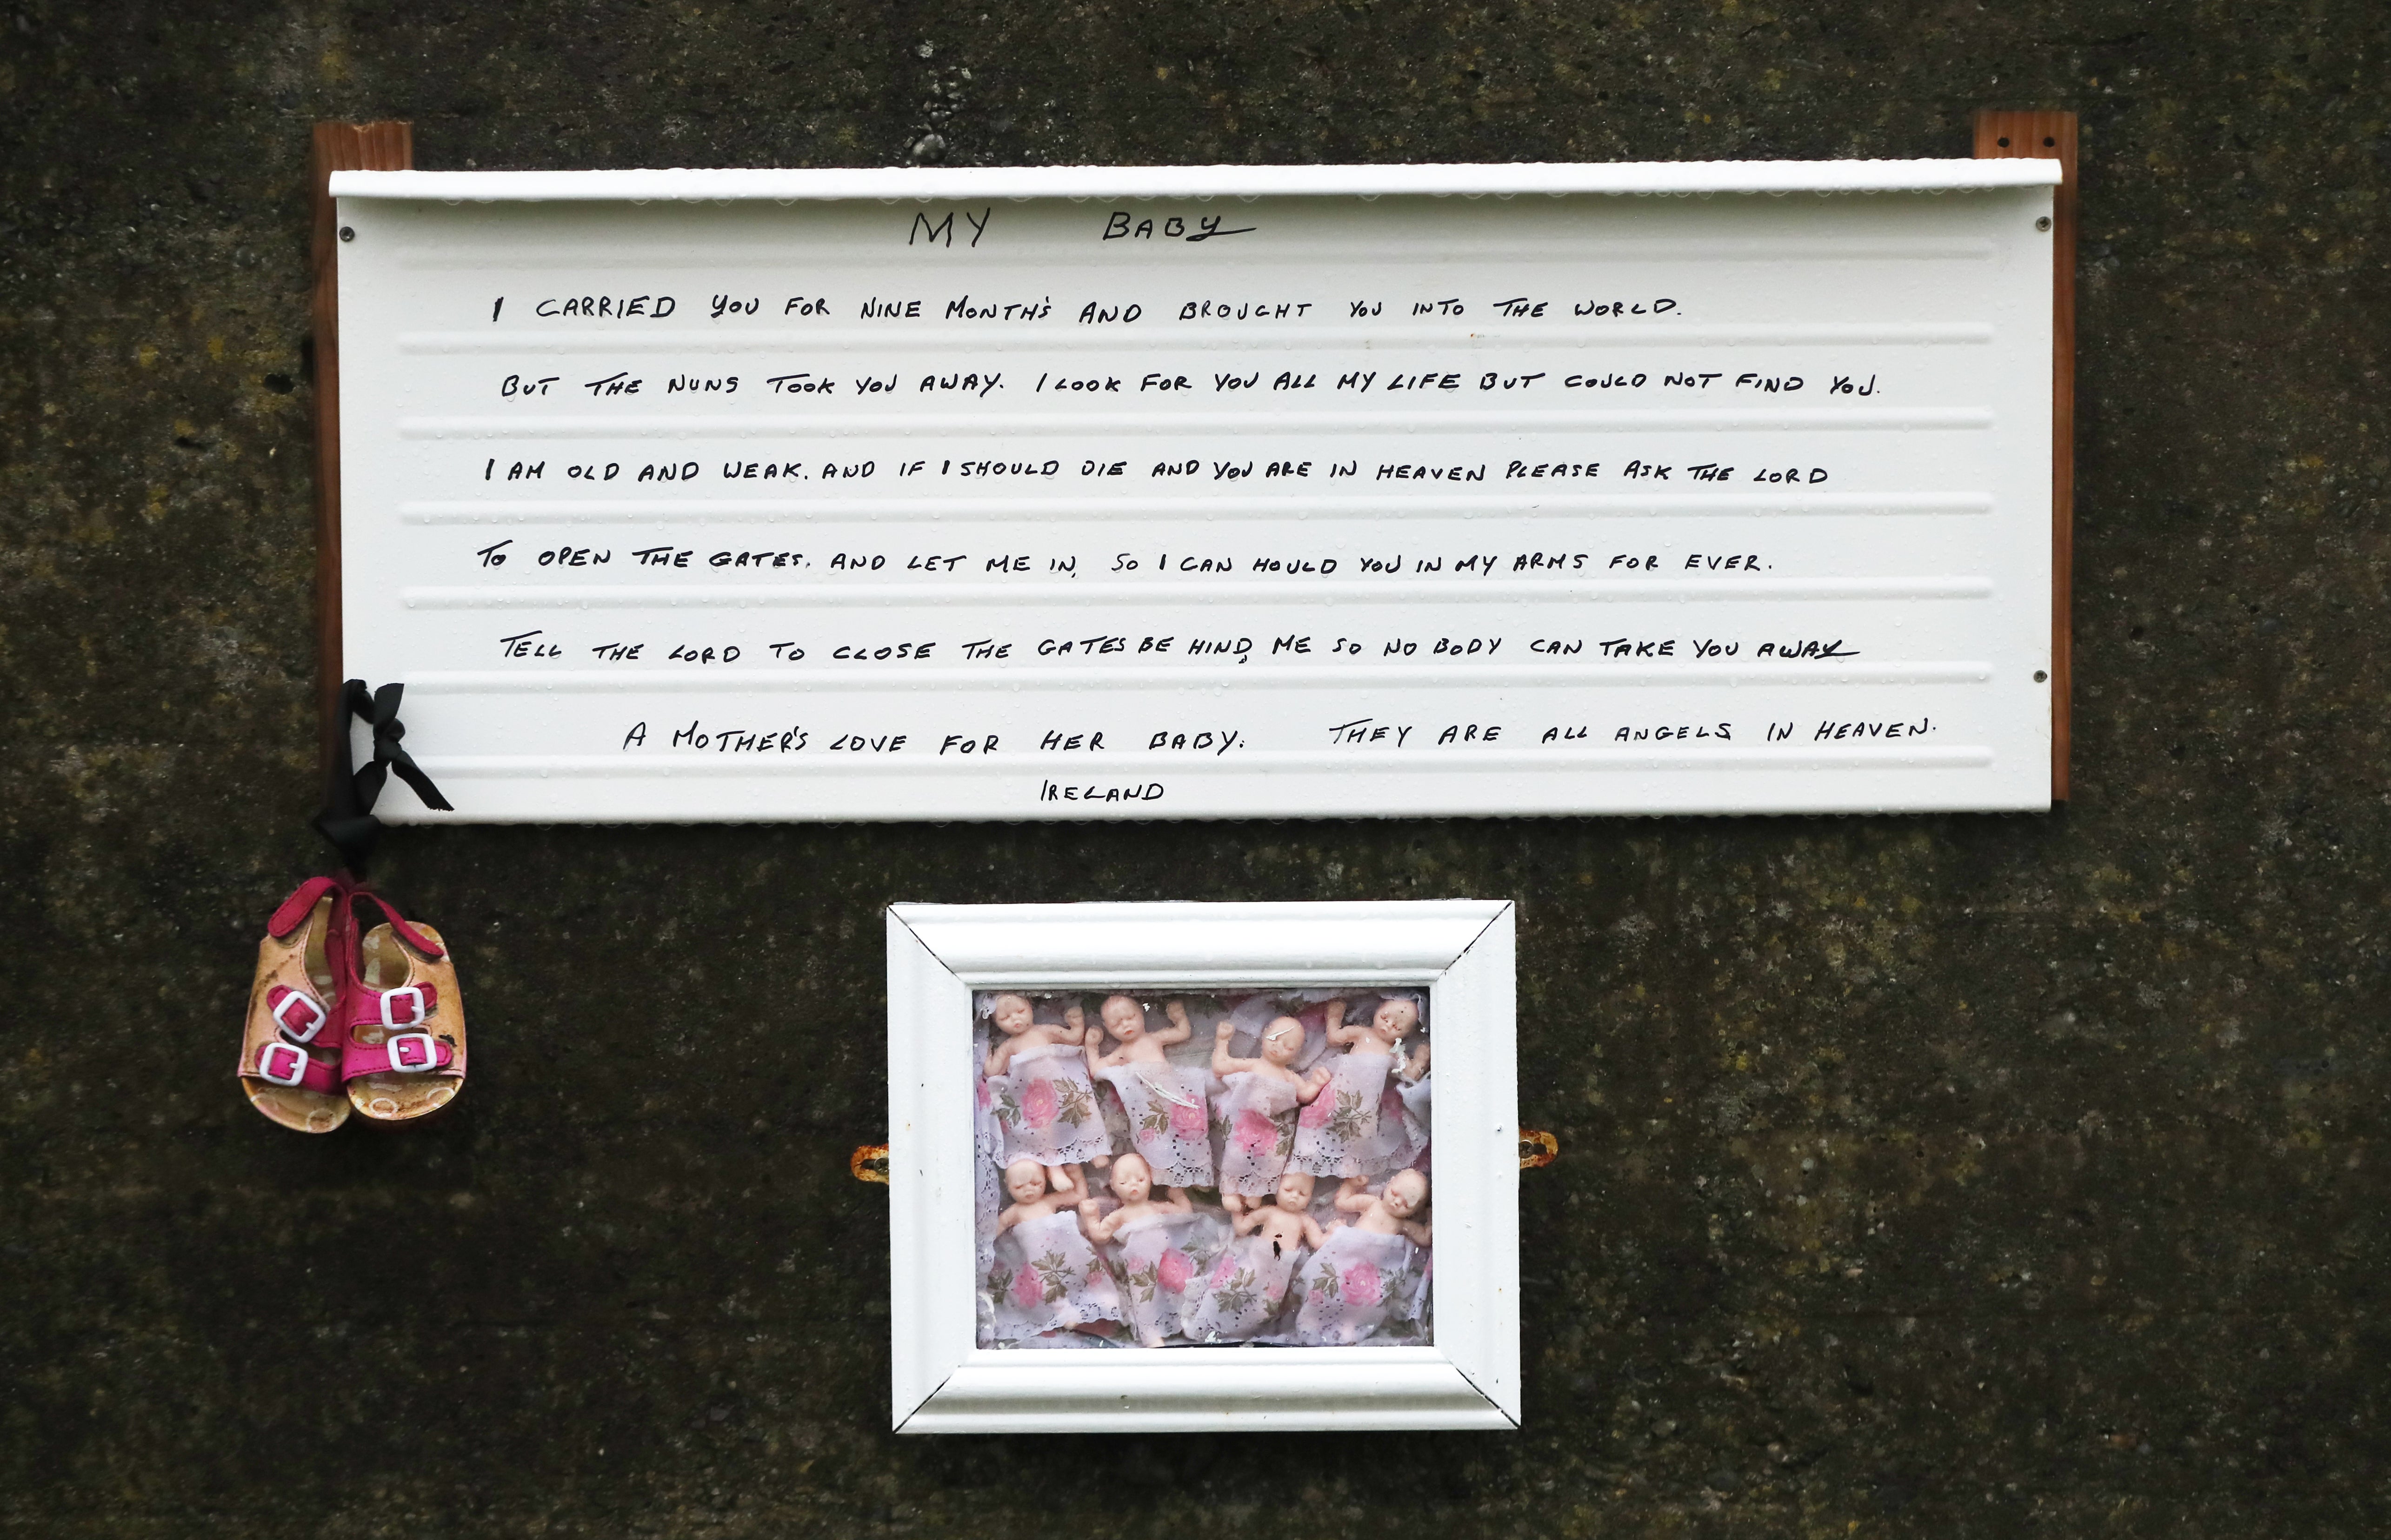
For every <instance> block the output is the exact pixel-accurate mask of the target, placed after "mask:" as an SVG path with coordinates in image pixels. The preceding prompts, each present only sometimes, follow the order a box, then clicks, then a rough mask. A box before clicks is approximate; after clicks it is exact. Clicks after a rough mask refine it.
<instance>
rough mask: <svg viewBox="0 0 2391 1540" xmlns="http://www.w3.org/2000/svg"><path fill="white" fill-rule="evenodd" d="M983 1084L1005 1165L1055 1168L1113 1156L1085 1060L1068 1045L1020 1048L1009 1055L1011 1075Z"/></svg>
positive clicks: (993, 1077)
mask: <svg viewBox="0 0 2391 1540" xmlns="http://www.w3.org/2000/svg"><path fill="white" fill-rule="evenodd" d="M987 1085H988V1088H989V1093H990V1094H991V1095H992V1096H993V1097H995V1098H996V1121H997V1125H998V1126H999V1127H1000V1128H1002V1130H1003V1131H1004V1155H1005V1159H1006V1160H1008V1161H1017V1160H1021V1159H1024V1158H1027V1159H1029V1160H1033V1161H1038V1162H1039V1163H1040V1165H1050V1166H1054V1165H1069V1164H1071V1163H1073V1162H1074V1161H1092V1160H1094V1159H1095V1158H1096V1157H1097V1156H1099V1155H1109V1154H1111V1153H1112V1149H1113V1142H1112V1136H1110V1135H1108V1134H1106V1133H1105V1119H1104V1113H1103V1111H1102V1110H1101V1109H1099V1108H1098V1107H1097V1106H1096V1087H1095V1084H1094V1083H1093V1082H1092V1081H1090V1080H1089V1079H1088V1067H1087V1061H1086V1060H1085V1059H1082V1058H1081V1057H1080V1054H1079V1049H1077V1048H1075V1047H1072V1046H1070V1045H1069V1044H1066V1043H1058V1044H1053V1045H1050V1046H1045V1047H1041V1048H1027V1049H1024V1050H1023V1051H1022V1052H1020V1053H1017V1054H1015V1055H1014V1056H1013V1072H1012V1073H1011V1074H1004V1075H995V1076H991V1077H989V1080H988V1081H987Z"/></svg>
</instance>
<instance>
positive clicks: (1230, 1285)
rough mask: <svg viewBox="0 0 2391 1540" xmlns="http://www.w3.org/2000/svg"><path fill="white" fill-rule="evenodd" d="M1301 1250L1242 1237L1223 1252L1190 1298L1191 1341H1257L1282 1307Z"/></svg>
mask: <svg viewBox="0 0 2391 1540" xmlns="http://www.w3.org/2000/svg"><path fill="white" fill-rule="evenodd" d="M1302 1254H1303V1253H1302V1249H1301V1248H1300V1247H1282V1246H1279V1245H1277V1244H1276V1243H1274V1242H1273V1241H1272V1240H1271V1239H1270V1238H1268V1237H1266V1236H1261V1235H1248V1236H1240V1237H1238V1238H1236V1239H1235V1240H1234V1241H1232V1242H1230V1243H1229V1245H1228V1247H1227V1248H1226V1249H1225V1250H1223V1251H1221V1255H1220V1258H1219V1260H1217V1261H1215V1262H1214V1263H1213V1264H1212V1269H1211V1271H1210V1272H1208V1273H1207V1274H1206V1275H1205V1277H1204V1279H1203V1281H1202V1282H1201V1283H1199V1284H1197V1285H1196V1289H1195V1290H1194V1291H1192V1293H1191V1297H1196V1296H1198V1295H1200V1297H1196V1303H1195V1307H1194V1308H1193V1309H1191V1310H1189V1311H1187V1312H1186V1332H1187V1339H1188V1341H1192V1342H1198V1343H1201V1342H1243V1341H1250V1340H1251V1339H1253V1338H1255V1337H1259V1336H1260V1335H1261V1333H1262V1329H1263V1328H1265V1327H1267V1326H1269V1325H1270V1323H1271V1319H1272V1317H1273V1316H1274V1315H1277V1314H1278V1313H1279V1307H1280V1306H1282V1305H1284V1304H1285V1303H1286V1290H1287V1284H1288V1283H1289V1281H1290V1280H1292V1279H1293V1277H1295V1264H1296V1259H1297V1258H1298V1257H1299V1256H1301V1255H1302Z"/></svg>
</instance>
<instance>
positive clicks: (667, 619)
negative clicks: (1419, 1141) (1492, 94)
mask: <svg viewBox="0 0 2391 1540" xmlns="http://www.w3.org/2000/svg"><path fill="white" fill-rule="evenodd" d="M2058 174H2059V167H2058V164H2057V162H2055V161H2046V160H1930V161H1898V162H1893V161H1876V162H1870V161H1855V162H1823V163H1785V162H1774V163H1766V162H1764V163H1759V164H1754V165H1731V164H1728V165H1627V166H1448V167H1257V168H1239V167H1215V168H1196V169H1180V170H1169V169H1139V168H1123V169H1113V168H1071V169H1060V170H1050V171H1034V170H1028V171H956V172H917V171H884V172H621V173H610V172H588V173H416V172H389V173H375V172H361V173H340V174H338V175H336V176H335V177H334V179H333V183H332V190H333V192H334V194H335V195H336V196H337V197H338V198H339V200H340V203H339V218H340V222H341V224H342V226H343V233H342V234H343V243H342V246H341V248H340V263H341V273H340V278H341V296H340V318H341V373H342V379H341V392H342V394H341V404H342V424H341V430H342V467H343V469H342V517H343V521H344V523H343V533H342V542H343V545H342V617H343V628H344V643H343V645H344V648H345V672H346V673H347V674H351V675H355V676H358V677H362V678H364V679H366V680H368V681H369V682H371V683H373V684H377V685H379V684H383V683H387V682H390V681H403V682H404V683H405V684H406V685H407V699H406V718H407V725H408V729H409V737H408V745H409V747H410V749H412V750H413V751H415V754H416V757H417V759H418V761H419V762H420V764H422V765H423V766H424V768H425V769H426V770H427V771H428V772H429V773H430V774H431V775H432V776H433V778H434V779H435V780H436V781H437V782H438V783H439V784H440V786H441V788H442V789H443V790H444V791H445V792H446V794H447V795H448V797H449V798H450V800H452V801H453V802H455V803H456V805H457V809H458V811H457V812H455V813H454V814H433V813H428V812H426V811H424V810H423V809H422V807H421V806H420V803H419V802H416V801H415V799H414V798H413V796H412V795H411V794H410V793H408V792H407V790H406V789H404V788H403V787H400V786H396V785H394V786H392V787H391V788H390V789H389V790H388V791H387V792H386V793H385V798H384V802H383V803H382V806H381V812H382V813H383V814H384V815H385V816H388V817H391V818H393V819H395V820H398V821H419V820H420V821H431V820H434V819H440V820H446V819H465V820H649V819H656V820H669V819H730V820H746V819H796V818H806V819H827V818H875V819H877V818H1076V817H1111V818H1120V817H1239V816H1286V815H1462V814H1476V815H1487V814H1566V813H1662V812H1799V811H1829V810H1855V811H1856V810H1892V809H1917V810H1923V809H1996V808H2036V807H2044V806H2047V805H2049V800H2050V720H2051V699H2050V693H2049V692H2050V687H2049V683H2048V671H2049V666H2050V647H2051V622H2050V614H2051V609H2050V582H2051V563H2052V550H2051V522H2050V467H2051V402H2050V390H2051V383H2050V382H2051V295H2052V272H2051V268H2052V255H2051V246H2050V240H2051V237H2050V235H2049V232H2048V229H2047V228H2044V227H2039V226H2038V223H2037V222H2038V221H2039V222H2041V225H2045V226H2047V224H2048V220H2047V218H2046V217H2045V216H2047V215H2049V212H2050V208H2051V191H2052V189H2051V184H2052V183H2053V182H2055V181H2056V180H2057V177H2058Z"/></svg>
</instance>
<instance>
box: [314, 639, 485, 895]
mask: <svg viewBox="0 0 2391 1540" xmlns="http://www.w3.org/2000/svg"><path fill="white" fill-rule="evenodd" d="M406 690H407V687H406V686H405V685H384V686H383V687H381V688H380V689H378V690H369V689H368V688H367V687H366V682H365V681H364V680H362V679H352V680H350V681H349V682H348V685H347V687H345V688H344V689H343V690H342V693H341V714H342V720H341V732H340V734H339V740H340V747H339V748H338V749H337V750H335V751H334V763H333V765H332V776H331V785H330V788H329V795H328V796H327V797H326V799H325V806H324V811H323V812H322V814H320V815H318V816H317V819H316V828H317V832H318V833H320V834H322V835H323V836H324V838H325V839H327V840H330V841H331V842H332V846H333V848H334V849H336V850H338V851H339V852H340V853H341V859H342V860H343V861H344V862H346V863H347V864H348V867H349V869H350V870H351V871H353V872H355V873H356V874H357V875H358V876H359V877H363V876H364V875H365V872H366V863H367V862H368V861H370V860H371V859H372V858H373V849H374V844H375V841H378V840H379V839H380V838H381V819H379V818H377V817H375V816H374V815H373V805H374V802H375V801H376V800H377V799H379V798H380V797H381V789H382V786H383V785H384V783H386V782H387V781H388V780H389V779H390V777H391V776H394V775H395V776H397V777H398V778H399V779H400V780H403V781H405V782H406V783H407V785H408V786H409V787H410V788H412V789H414V792H415V794H416V795H417V796H419V797H420V798H422V799H423V805H424V806H426V807H431V808H437V809H439V810H440V811H441V812H443V813H448V812H453V811H455V809H454V808H453V807H452V806H451V805H450V803H449V802H448V799H447V798H446V797H444V796H442V795H441V794H440V789H439V788H438V787H436V786H434V785H433V784H432V777H431V776H427V775H425V774H424V773H423V770H422V767H421V766H420V765H418V764H416V763H415V759H414V756H412V755H410V754H409V753H408V752H407V750H406V747H405V746H404V745H403V744H402V743H401V741H400V740H401V739H403V738H406V737H407V725H406V724H405V723H402V722H401V721H399V719H398V700H399V697H400V696H401V695H403V694H404V693H405V692H406ZM352 716H354V717H356V718H358V719H359V720H361V721H363V722H364V723H365V725H367V726H368V727H370V728H371V729H372V730H373V758H372V760H371V761H369V762H368V764H366V766H365V767H364V768H363V769H361V770H356V769H352V768H351V766H352V764H353V757H352V754H351V751H350V748H349V725H348V719H349V718H350V717H352Z"/></svg>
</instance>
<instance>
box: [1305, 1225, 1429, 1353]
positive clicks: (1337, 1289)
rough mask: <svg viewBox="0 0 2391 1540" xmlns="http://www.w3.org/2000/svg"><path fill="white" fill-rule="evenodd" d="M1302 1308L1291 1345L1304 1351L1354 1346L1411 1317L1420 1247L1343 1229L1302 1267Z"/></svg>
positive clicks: (1398, 1237)
mask: <svg viewBox="0 0 2391 1540" xmlns="http://www.w3.org/2000/svg"><path fill="white" fill-rule="evenodd" d="M1302 1289H1303V1304H1302V1306H1301V1308H1300V1309H1299V1310H1298V1311H1297V1313H1296V1317H1295V1329H1294V1332H1293V1334H1292V1340H1293V1341H1296V1342H1299V1343H1300V1344H1302V1345H1303V1346H1305V1347H1334V1346H1339V1345H1342V1344H1345V1343H1350V1342H1358V1341H1362V1340H1364V1338H1366V1337H1369V1336H1371V1335H1373V1334H1374V1333H1376V1331H1377V1330H1378V1328H1380V1327H1381V1326H1384V1325H1385V1324H1386V1323H1387V1322H1389V1321H1390V1320H1402V1319H1404V1318H1405V1317H1407V1316H1408V1315H1411V1313H1412V1306H1413V1303H1414V1300H1415V1296H1416V1295H1417V1293H1418V1290H1419V1248H1418V1247H1416V1246H1415V1245H1413V1244H1412V1242H1411V1238H1410V1237H1408V1236H1402V1235H1379V1234H1376V1233H1375V1232H1373V1231H1369V1230H1360V1229H1355V1228H1354V1227H1353V1226H1350V1225H1348V1226H1344V1227H1343V1228H1341V1229H1338V1230H1336V1231H1334V1232H1332V1233H1331V1234H1330V1235H1329V1237H1328V1241H1327V1244H1325V1245H1324V1246H1322V1247H1321V1248H1320V1250H1319V1251H1316V1252H1314V1253H1313V1254H1312V1258H1311V1260H1310V1261H1308V1262H1306V1263H1305V1264H1303V1277H1302Z"/></svg>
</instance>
